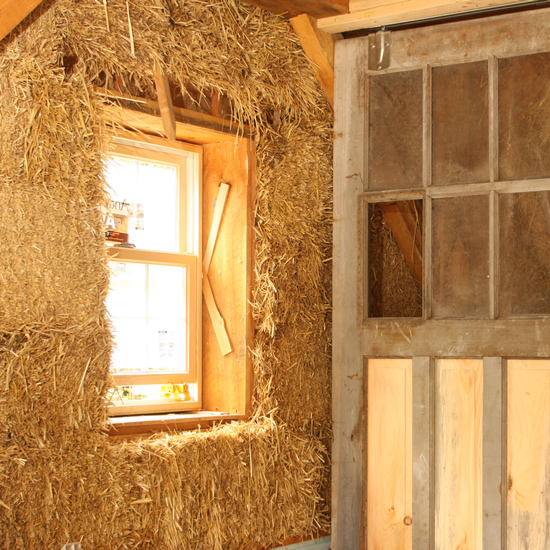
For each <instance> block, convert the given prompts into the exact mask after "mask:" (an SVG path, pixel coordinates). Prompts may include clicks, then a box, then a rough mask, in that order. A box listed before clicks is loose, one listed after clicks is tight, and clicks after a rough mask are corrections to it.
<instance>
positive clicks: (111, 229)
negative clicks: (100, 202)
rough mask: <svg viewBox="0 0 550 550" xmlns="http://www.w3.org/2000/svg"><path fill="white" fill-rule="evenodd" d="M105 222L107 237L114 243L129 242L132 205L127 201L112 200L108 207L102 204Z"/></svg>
mask: <svg viewBox="0 0 550 550" xmlns="http://www.w3.org/2000/svg"><path fill="white" fill-rule="evenodd" d="M101 211H102V213H103V222H104V224H105V239H106V240H107V241H109V242H113V243H127V242H128V238H129V223H130V216H132V214H133V210H132V208H131V205H130V204H129V203H127V202H126V201H110V202H109V205H108V207H105V206H102V207H101Z"/></svg>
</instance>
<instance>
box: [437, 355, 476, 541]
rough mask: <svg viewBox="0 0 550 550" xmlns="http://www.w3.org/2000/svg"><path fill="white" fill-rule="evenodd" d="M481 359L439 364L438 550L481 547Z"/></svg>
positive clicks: (442, 361)
mask: <svg viewBox="0 0 550 550" xmlns="http://www.w3.org/2000/svg"><path fill="white" fill-rule="evenodd" d="M482 365H483V363H482V361H481V359H438V360H437V362H436V379H437V381H436V425H435V434H436V435H435V482H436V489H435V491H436V495H435V516H436V517H435V547H436V549H437V550H455V549H468V550H481V548H482V466H483V464H482V436H483V429H482V405H483V379H482V376H483V370H482Z"/></svg>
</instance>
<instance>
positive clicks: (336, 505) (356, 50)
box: [331, 39, 368, 550]
mask: <svg viewBox="0 0 550 550" xmlns="http://www.w3.org/2000/svg"><path fill="white" fill-rule="evenodd" d="M367 42H368V41H367V39H355V40H339V41H338V42H337V43H336V44H335V89H334V94H335V100H336V102H335V119H334V135H335V139H334V230H333V231H334V232H333V236H334V249H333V251H334V254H333V265H334V270H333V300H332V303H333V327H334V329H333V354H332V365H333V367H332V419H333V425H332V429H333V438H334V440H333V446H332V541H331V544H332V549H333V550H355V549H357V548H359V539H360V532H361V523H362V517H361V512H362V510H361V505H362V495H363V432H364V426H363V353H362V349H361V335H360V331H359V327H360V324H361V321H362V318H363V315H362V309H361V307H360V304H361V300H362V297H361V292H360V289H361V287H362V283H361V282H360V280H359V278H360V275H359V274H360V271H361V270H360V267H359V266H362V265H363V262H362V259H361V253H360V239H359V233H358V230H357V228H358V226H359V206H358V205H359V197H360V195H361V193H362V191H363V182H364V181H365V179H366V178H365V177H364V156H365V155H364V151H365V144H364V139H365V121H366V113H365V108H366V106H365V99H364V85H363V78H364V71H365V67H366V64H365V53H366V51H367V47H366V46H367Z"/></svg>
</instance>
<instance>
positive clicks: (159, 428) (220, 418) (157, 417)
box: [108, 411, 244, 441]
mask: <svg viewBox="0 0 550 550" xmlns="http://www.w3.org/2000/svg"><path fill="white" fill-rule="evenodd" d="M233 420H244V417H243V416H242V415H236V414H229V413H223V412H214V411H212V412H210V411H200V412H198V413H179V414H154V415H153V414H148V415H138V416H118V417H112V418H110V419H109V431H108V434H109V436H110V437H111V438H112V440H115V441H116V439H117V438H119V437H121V436H123V437H122V438H124V439H126V438H127V436H129V435H133V436H136V435H142V434H148V433H152V432H167V431H173V430H194V429H196V428H198V427H201V428H210V427H212V426H213V425H214V424H219V423H221V422H231V421H233Z"/></svg>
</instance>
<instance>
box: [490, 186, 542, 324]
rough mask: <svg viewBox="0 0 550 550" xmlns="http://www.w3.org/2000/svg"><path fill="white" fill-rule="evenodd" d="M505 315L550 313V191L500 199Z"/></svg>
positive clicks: (501, 307)
mask: <svg viewBox="0 0 550 550" xmlns="http://www.w3.org/2000/svg"><path fill="white" fill-rule="evenodd" d="M499 219H500V239H499V240H500V291H499V312H500V315H501V316H502V317H506V316H510V315H522V314H545V313H550V192H549V191H540V192H538V193H511V194H503V195H501V196H500V200H499Z"/></svg>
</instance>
